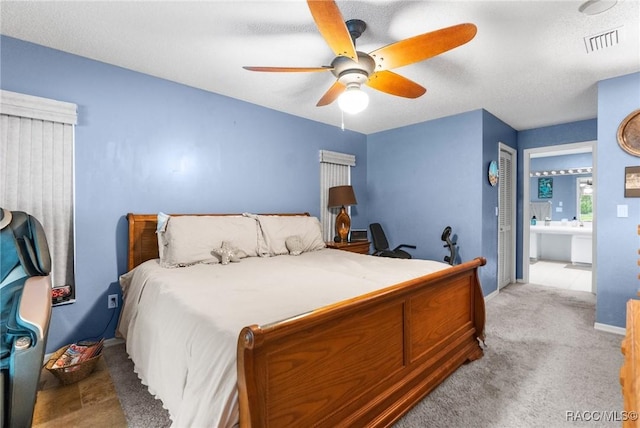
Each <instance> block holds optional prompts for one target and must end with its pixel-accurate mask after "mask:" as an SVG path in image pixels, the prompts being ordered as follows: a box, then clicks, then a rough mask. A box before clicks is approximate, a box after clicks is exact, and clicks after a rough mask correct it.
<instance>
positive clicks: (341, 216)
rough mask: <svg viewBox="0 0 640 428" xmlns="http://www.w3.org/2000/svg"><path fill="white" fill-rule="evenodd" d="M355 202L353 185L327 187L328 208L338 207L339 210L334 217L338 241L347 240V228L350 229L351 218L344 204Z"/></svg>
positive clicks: (354, 203)
mask: <svg viewBox="0 0 640 428" xmlns="http://www.w3.org/2000/svg"><path fill="white" fill-rule="evenodd" d="M356 204H357V202H356V195H355V194H354V193H353V187H351V186H335V187H330V188H329V203H328V206H329V208H337V207H340V212H339V213H338V216H337V217H336V236H337V237H339V238H340V242H347V238H348V237H349V230H350V229H351V219H350V218H349V214H347V210H346V209H345V206H346V205H356Z"/></svg>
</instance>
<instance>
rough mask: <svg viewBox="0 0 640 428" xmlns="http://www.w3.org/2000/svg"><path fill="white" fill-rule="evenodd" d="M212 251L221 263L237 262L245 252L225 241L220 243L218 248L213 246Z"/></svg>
mask: <svg viewBox="0 0 640 428" xmlns="http://www.w3.org/2000/svg"><path fill="white" fill-rule="evenodd" d="M213 253H214V254H215V255H216V256H218V258H219V259H220V263H222V264H223V265H228V264H229V262H239V261H240V259H241V258H242V257H243V256H244V257H246V254H244V253H243V252H242V251H240V250H238V249H237V248H236V247H234V246H232V245H231V244H230V243H228V242H226V241H225V242H223V243H222V246H221V247H220V248H214V249H213Z"/></svg>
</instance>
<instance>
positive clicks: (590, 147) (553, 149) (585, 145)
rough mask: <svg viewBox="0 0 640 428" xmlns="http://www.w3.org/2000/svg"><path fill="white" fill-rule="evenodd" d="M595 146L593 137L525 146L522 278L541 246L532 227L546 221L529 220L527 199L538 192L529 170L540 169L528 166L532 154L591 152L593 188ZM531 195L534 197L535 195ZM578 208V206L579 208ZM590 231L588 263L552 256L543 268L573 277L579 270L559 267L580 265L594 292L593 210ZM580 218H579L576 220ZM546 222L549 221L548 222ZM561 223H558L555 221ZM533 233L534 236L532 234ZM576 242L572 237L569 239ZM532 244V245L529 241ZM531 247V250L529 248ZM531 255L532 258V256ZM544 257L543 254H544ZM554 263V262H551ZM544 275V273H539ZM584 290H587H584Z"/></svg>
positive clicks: (558, 208) (527, 278) (525, 278)
mask: <svg viewBox="0 0 640 428" xmlns="http://www.w3.org/2000/svg"><path fill="white" fill-rule="evenodd" d="M595 150H596V142H595V141H587V142H581V143H573V144H564V145H558V146H547V147H539V148H535V149H526V150H524V160H523V166H524V180H523V204H522V205H523V209H522V215H523V227H522V230H523V239H522V244H523V248H522V280H523V282H525V283H529V282H530V279H531V266H532V264H533V263H535V264H536V265H537V264H538V259H537V258H536V256H538V255H539V253H540V249H538V248H537V247H538V243H539V242H540V238H542V237H543V236H545V235H542V236H540V235H538V234H537V233H534V234H532V233H531V232H532V228H534V230H533V231H534V232H535V231H536V229H540V225H541V224H545V219H537V225H536V226H532V224H531V223H532V222H531V221H530V219H531V218H532V212H531V207H530V202H531V201H532V196H535V195H536V193H535V192H537V189H533V188H531V184H530V182H531V179H530V176H531V174H532V173H535V172H539V171H532V168H531V163H532V162H531V160H532V159H535V158H541V157H544V158H547V157H557V156H563V155H570V154H580V153H590V154H591V159H592V163H591V165H590V167H591V170H590V173H591V184H592V186H593V189H595V188H596V187H595V180H596V167H597V166H596V162H595V159H596V156H595ZM548 172H549V173H551V172H553V173H556V174H560V172H561V171H548ZM564 173H569V172H568V171H564V172H563V174H564ZM572 173H575V171H573V172H572ZM596 193H597V192H593V194H592V195H591V198H592V199H591V201H592V203H593V206H595V200H596V198H597V194H596ZM533 199H536V198H535V197H534V198H533ZM578 209H579V208H578ZM552 210H553V213H556V211H562V206H553V207H552ZM572 216H573V214H571V215H570V216H568V217H569V218H568V222H567V223H566V225H567V226H570V225H571V221H572ZM591 220H592V223H591V224H592V233H591V245H590V248H588V249H587V252H588V254H587V256H589V257H588V261H590V262H591V265H590V266H588V264H586V263H585V264H583V263H573V261H571V262H569V263H561V262H555V261H553V260H551V261H545V262H547V263H546V264H545V265H544V268H545V269H549V277H554V278H555V279H554V280H555V281H556V282H557V281H558V278H559V275H560V274H561V273H562V272H564V273H567V274H568V275H569V274H574V277H575V275H576V274H578V273H577V272H575V271H573V272H570V271H568V270H566V269H563V270H558V269H559V268H569V269H582V270H583V271H586V272H583V273H580V274H579V275H583V278H584V275H587V277H586V278H587V281H589V280H590V283H588V284H587V287H590V291H591V292H592V293H596V282H595V277H596V258H595V248H596V239H595V237H596V228H597V223H596V217H595V213H593V217H592V219H591ZM578 222H579V221H578ZM551 223H552V225H556V224H558V223H560V222H554V221H552V222H551ZM547 224H548V222H547ZM558 225H561V224H558ZM576 230H581V229H576ZM532 237H533V238H532ZM556 242H560V241H556ZM572 242H575V241H572ZM532 244H533V245H532ZM567 245H568V248H571V245H573V244H572V243H571V242H570V243H568V244H567ZM532 248H533V250H532ZM556 248H558V246H557V245H556ZM532 251H535V254H532ZM532 257H533V258H532ZM543 258H544V257H543ZM554 263H555V265H554ZM539 268H541V266H536V268H535V269H536V279H537V282H536V283H539V282H540V281H539V280H540V278H541V276H540V275H538V274H537V272H538V271H537V270H538V269H539ZM553 269H556V270H555V271H553ZM542 277H544V276H542ZM541 285H551V286H557V285H556V284H552V283H550V284H544V283H543V284H541ZM584 291H588V289H587V290H584Z"/></svg>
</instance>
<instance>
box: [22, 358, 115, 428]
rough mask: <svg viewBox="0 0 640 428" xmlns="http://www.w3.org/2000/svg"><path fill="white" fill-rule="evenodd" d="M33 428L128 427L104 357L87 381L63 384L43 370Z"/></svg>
mask: <svg viewBox="0 0 640 428" xmlns="http://www.w3.org/2000/svg"><path fill="white" fill-rule="evenodd" d="M38 389H39V390H38V395H37V398H36V405H35V409H34V415H33V428H58V427H75V428H85V427H86V428H98V427H110V428H111V427H113V428H126V426H127V421H126V419H125V416H124V413H123V411H122V408H121V407H120V401H119V400H118V396H117V395H116V391H115V388H114V387H113V383H112V381H111V376H110V375H109V370H108V369H107V365H106V363H105V362H104V359H103V358H100V361H99V362H98V365H97V367H96V369H95V371H94V372H93V373H92V374H91V375H90V376H89V377H87V378H86V379H83V380H81V381H79V382H77V383H73V384H71V385H62V384H61V383H60V382H59V381H58V380H57V379H56V378H55V377H54V376H53V375H52V374H51V373H49V372H48V371H47V370H46V369H42V374H41V375H40V386H39V388H38Z"/></svg>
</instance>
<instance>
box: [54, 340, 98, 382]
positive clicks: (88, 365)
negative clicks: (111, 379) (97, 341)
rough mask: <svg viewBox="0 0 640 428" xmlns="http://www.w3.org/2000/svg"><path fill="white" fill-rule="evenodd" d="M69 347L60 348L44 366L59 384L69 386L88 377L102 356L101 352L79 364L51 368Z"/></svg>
mask: <svg viewBox="0 0 640 428" xmlns="http://www.w3.org/2000/svg"><path fill="white" fill-rule="evenodd" d="M69 346H70V345H67V346H63V347H62V348H60V349H58V350H57V351H56V352H55V353H54V354H53V355H52V356H51V357H50V358H49V361H47V364H46V365H45V368H46V369H47V370H49V371H50V372H51V374H53V375H54V376H55V377H57V378H58V380H59V381H60V383H62V384H63V385H70V384H72V383H75V382H78V381H80V380H82V379H84V378H86V377H87V376H89V375H90V374H91V373H92V372H93V370H94V369H95V368H96V364H97V363H98V360H100V357H101V355H102V351H100V353H99V354H98V355H95V356H93V357H91V358H89V359H88V360H85V361H83V362H81V363H77V364H72V365H70V366H66V367H58V368H55V369H54V368H52V367H53V365H54V364H55V362H56V361H58V358H60V357H61V356H62V354H64V352H65V351H66V350H67V348H68V347H69Z"/></svg>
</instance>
